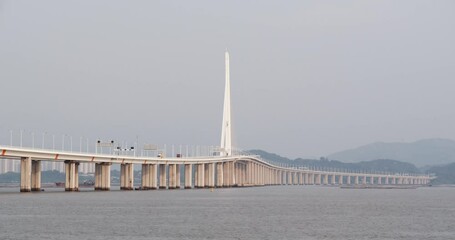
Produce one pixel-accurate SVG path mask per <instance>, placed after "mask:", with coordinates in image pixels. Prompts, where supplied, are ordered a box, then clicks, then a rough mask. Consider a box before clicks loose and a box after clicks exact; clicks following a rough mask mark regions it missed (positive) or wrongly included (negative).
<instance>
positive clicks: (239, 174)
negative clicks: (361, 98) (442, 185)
mask: <svg viewBox="0 0 455 240" xmlns="http://www.w3.org/2000/svg"><path fill="white" fill-rule="evenodd" d="M225 65H226V82H225V93H224V109H223V110H224V111H223V121H222V133H221V145H220V151H219V152H218V153H217V154H216V155H218V156H210V157H187V156H186V157H185V156H180V157H163V158H161V157H143V156H141V157H136V156H123V155H110V154H109V155H106V154H97V153H81V152H79V153H75V152H67V151H55V150H47V149H34V148H23V147H22V145H21V147H13V146H0V161H1V159H17V160H20V173H21V180H20V191H21V192H30V191H40V190H41V162H42V161H59V162H61V161H63V162H64V163H65V168H64V169H65V174H66V180H65V190H66V191H78V190H79V164H80V163H93V164H95V186H94V188H95V190H110V188H111V181H110V179H111V177H110V174H111V165H112V164H120V172H121V177H120V189H122V190H133V189H134V186H135V185H134V167H133V166H134V164H139V165H141V166H142V172H141V174H142V176H141V178H142V179H141V186H140V189H143V190H147V189H177V188H205V187H209V188H213V187H246V186H265V185H329V184H331V185H343V184H355V185H359V184H374V185H382V184H387V185H388V184H394V185H404V184H406V185H410V184H413V185H426V184H429V182H430V179H431V177H430V176H427V175H421V176H412V175H407V174H378V173H376V174H374V173H368V174H367V173H352V172H336V171H317V170H311V169H294V168H285V167H281V166H277V165H276V164H273V163H270V162H267V161H265V160H263V159H261V158H260V157H259V156H251V155H242V154H241V155H237V154H236V153H235V151H233V148H232V141H231V140H232V132H231V94H230V75H229V53H228V52H227V51H226V53H225ZM11 142H12V141H11ZM181 175H183V176H184V181H183V184H181V182H182V181H181Z"/></svg>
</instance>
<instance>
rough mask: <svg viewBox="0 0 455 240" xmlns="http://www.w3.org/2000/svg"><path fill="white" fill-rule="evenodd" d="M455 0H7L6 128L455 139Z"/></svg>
mask: <svg viewBox="0 0 455 240" xmlns="http://www.w3.org/2000/svg"><path fill="white" fill-rule="evenodd" d="M454 13H455V2H454V1H416V0H409V1H364V0H359V1H319V0H318V1H285V2H283V1H224V2H220V1H191V2H190V1H153V2H152V1H0V83H1V84H0V90H1V91H0V102H1V115H0V116H1V118H0V133H1V134H2V136H1V137H0V140H1V141H2V142H3V143H5V142H7V141H8V140H7V139H8V138H9V137H8V136H9V133H8V132H9V129H15V130H16V131H17V130H18V129H20V128H23V129H25V130H26V131H35V132H37V133H38V132H42V131H47V132H51V133H56V134H62V133H66V134H70V135H73V136H75V137H76V136H81V135H83V136H89V137H90V138H92V139H95V138H98V137H100V138H103V139H110V138H114V137H115V138H116V139H123V140H126V141H131V142H132V141H134V140H135V137H136V135H139V138H140V141H142V142H150V143H168V144H200V145H217V144H219V141H220V133H221V129H220V128H221V126H220V125H221V120H222V105H223V103H222V101H223V87H224V50H225V49H226V48H228V49H229V51H230V55H231V81H232V101H233V102H232V104H233V113H232V115H233V128H234V144H235V145H236V146H238V147H240V148H243V149H251V148H260V149H264V150H268V151H272V152H276V153H279V154H282V155H285V156H290V157H298V156H322V155H327V154H330V153H332V152H336V151H339V150H344V149H346V148H351V147H356V146H359V145H363V144H367V143H371V142H375V141H387V142H388V141H414V140H418V139H422V138H430V137H443V138H452V139H454V138H455V128H454V127H453V124H454V122H455V110H454V107H453V104H454V102H455V94H454V89H455V81H454V80H455V79H454V77H455V58H454V56H455V46H454V43H455V14H454Z"/></svg>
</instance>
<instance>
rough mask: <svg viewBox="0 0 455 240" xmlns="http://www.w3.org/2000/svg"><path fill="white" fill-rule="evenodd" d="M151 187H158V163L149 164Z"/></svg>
mask: <svg viewBox="0 0 455 240" xmlns="http://www.w3.org/2000/svg"><path fill="white" fill-rule="evenodd" d="M148 182H149V183H150V185H149V188H150V189H158V165H157V164H150V165H149V180H148Z"/></svg>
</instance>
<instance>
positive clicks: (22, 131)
mask: <svg viewBox="0 0 455 240" xmlns="http://www.w3.org/2000/svg"><path fill="white" fill-rule="evenodd" d="M23 133H24V130H22V129H21V141H20V146H21V147H22V134H23Z"/></svg>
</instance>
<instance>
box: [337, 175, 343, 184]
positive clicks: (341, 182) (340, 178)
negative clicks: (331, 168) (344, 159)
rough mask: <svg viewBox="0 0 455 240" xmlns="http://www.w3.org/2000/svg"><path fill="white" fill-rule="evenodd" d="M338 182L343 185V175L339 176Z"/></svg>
mask: <svg viewBox="0 0 455 240" xmlns="http://www.w3.org/2000/svg"><path fill="white" fill-rule="evenodd" d="M338 184H339V185H343V175H339V176H338Z"/></svg>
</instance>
